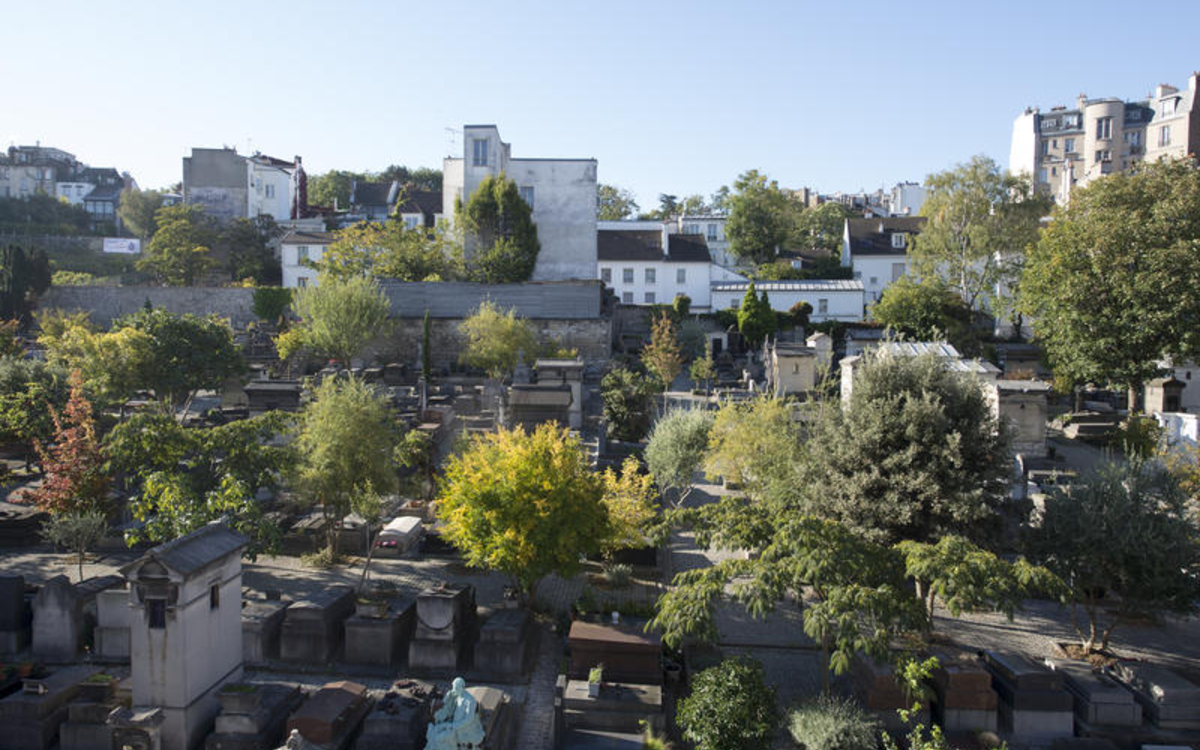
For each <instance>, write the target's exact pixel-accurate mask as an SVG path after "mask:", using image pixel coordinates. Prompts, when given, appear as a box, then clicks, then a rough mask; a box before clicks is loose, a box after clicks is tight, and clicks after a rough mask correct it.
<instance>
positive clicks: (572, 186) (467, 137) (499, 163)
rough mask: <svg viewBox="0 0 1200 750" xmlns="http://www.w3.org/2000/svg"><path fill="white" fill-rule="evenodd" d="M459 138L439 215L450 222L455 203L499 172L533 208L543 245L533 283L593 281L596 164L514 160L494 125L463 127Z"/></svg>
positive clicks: (445, 166)
mask: <svg viewBox="0 0 1200 750" xmlns="http://www.w3.org/2000/svg"><path fill="white" fill-rule="evenodd" d="M462 136H463V155H462V157H461V158H459V157H453V158H447V159H446V160H445V161H444V162H443V163H442V215H443V216H445V217H448V218H449V217H453V216H454V202H455V199H458V200H461V201H463V202H464V203H465V202H466V201H468V200H470V197H471V194H472V193H474V192H475V188H477V187H478V186H479V183H480V182H482V181H483V180H484V179H485V178H487V177H491V176H495V175H498V174H500V173H501V172H503V173H504V174H505V176H507V177H508V178H509V179H511V180H512V181H513V182H515V183H516V184H517V188H518V190H520V192H521V197H522V198H524V199H525V200H526V202H528V203H529V205H530V206H531V207H532V208H533V221H534V222H535V223H536V224H537V233H538V241H539V242H540V243H541V252H539V253H538V259H537V266H536V267H535V268H534V270H533V280H534V281H548V280H561V279H594V278H596V160H595V159H516V158H513V156H512V147H511V146H510V144H508V143H505V142H504V141H502V140H500V131H499V129H498V128H497V127H496V126H495V125H465V126H463V131H462ZM470 251H471V247H470V244H469V243H468V246H467V252H468V253H470Z"/></svg>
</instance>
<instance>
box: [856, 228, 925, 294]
mask: <svg viewBox="0 0 1200 750" xmlns="http://www.w3.org/2000/svg"><path fill="white" fill-rule="evenodd" d="M924 225H925V218H924V217H921V216H892V217H886V218H877V219H846V224H845V229H844V231H843V234H842V265H843V266H848V267H850V268H852V269H853V270H854V278H855V279H856V280H858V281H860V282H862V286H863V289H864V293H865V295H866V302H867V303H868V304H870V303H872V302H878V301H879V298H880V297H881V296H882V295H883V290H884V289H886V288H887V287H888V285H889V284H891V283H892V282H893V281H896V280H897V279H899V278H900V277H901V276H903V275H904V274H906V273H908V271H909V261H908V250H909V245H910V244H911V240H912V238H913V236H915V235H918V234H920V233H921V228H922V227H923V226H924Z"/></svg>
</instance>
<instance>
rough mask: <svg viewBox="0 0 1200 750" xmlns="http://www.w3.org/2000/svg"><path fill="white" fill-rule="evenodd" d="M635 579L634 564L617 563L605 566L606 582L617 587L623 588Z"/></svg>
mask: <svg viewBox="0 0 1200 750" xmlns="http://www.w3.org/2000/svg"><path fill="white" fill-rule="evenodd" d="M631 580H633V566H632V565H626V564H624V563H615V564H613V565H606V566H604V582H605V583H607V584H608V585H609V586H612V587H613V588H615V589H623V588H625V587H626V586H628V585H629V582H630V581H631Z"/></svg>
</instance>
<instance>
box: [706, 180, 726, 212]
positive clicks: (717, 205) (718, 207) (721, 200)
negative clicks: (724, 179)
mask: <svg viewBox="0 0 1200 750" xmlns="http://www.w3.org/2000/svg"><path fill="white" fill-rule="evenodd" d="M729 196H730V192H729V186H728V185H722V186H721V187H719V188H717V190H716V192H715V193H713V194H712V199H711V200H710V201H709V206H710V207H711V208H712V212H713V213H714V214H716V215H717V216H727V215H729Z"/></svg>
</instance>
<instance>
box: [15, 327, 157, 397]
mask: <svg viewBox="0 0 1200 750" xmlns="http://www.w3.org/2000/svg"><path fill="white" fill-rule="evenodd" d="M41 320H42V318H41V317H40V316H39V321H41ZM63 323H64V325H63V327H62V328H61V329H58V328H52V329H50V330H48V329H47V327H46V324H45V323H43V325H42V335H41V336H39V337H38V342H39V343H41V344H42V345H43V346H44V347H45V348H46V359H47V361H49V362H50V363H51V364H53V365H55V366H56V367H60V368H62V369H64V370H66V371H69V372H73V371H78V372H79V373H80V374H81V375H82V376H83V384H84V389H85V390H86V391H87V393H88V394H89V395H90V396H91V398H92V399H93V400H94V401H95V402H96V403H97V404H99V405H100V406H101V407H110V406H113V405H119V404H123V403H125V402H126V401H128V400H129V399H130V398H132V397H133V395H134V394H135V393H136V392H137V391H138V390H139V389H142V388H151V387H153V383H152V379H151V373H152V372H153V371H154V369H155V355H156V353H159V352H161V349H159V348H157V347H156V346H155V339H154V337H153V336H151V335H150V334H149V333H146V332H145V331H142V330H138V329H136V328H131V327H126V328H120V329H117V330H114V331H109V332H104V331H97V330H95V329H93V328H92V326H91V325H90V324H88V323H87V322H86V321H71V320H66V321H63Z"/></svg>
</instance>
